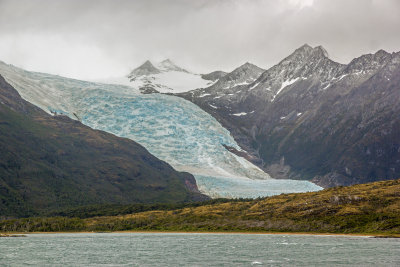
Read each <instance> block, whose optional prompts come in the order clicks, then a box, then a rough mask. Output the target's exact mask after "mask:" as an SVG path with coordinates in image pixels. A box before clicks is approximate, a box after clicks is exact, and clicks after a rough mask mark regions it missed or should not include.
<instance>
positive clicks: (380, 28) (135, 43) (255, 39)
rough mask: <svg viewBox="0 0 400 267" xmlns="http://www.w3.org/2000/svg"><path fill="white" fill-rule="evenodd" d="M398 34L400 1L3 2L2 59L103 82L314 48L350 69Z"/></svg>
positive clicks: (394, 47)
mask: <svg viewBox="0 0 400 267" xmlns="http://www.w3.org/2000/svg"><path fill="white" fill-rule="evenodd" d="M305 3H308V4H309V5H305ZM399 28H400V1H397V0H335V1H331V0H314V1H312V0H305V1H304V0H303V1H300V0H297V1H296V0H283V1H273V0H271V1H262V0H237V1H234V0H186V1H185V0H168V1H166V0H143V1H140V0H136V1H127V0H125V1H124V0H116V1H106V0H96V1H94V0H85V1H77V0H58V1H55V0H35V1H34V0H30V1H27V0H0V60H3V61H6V62H8V63H12V64H15V65H18V66H22V67H26V68H29V69H33V70H38V71H46V72H51V73H57V74H61V75H66V76H74V77H77V78H102V77H104V76H114V75H123V74H125V73H126V72H128V71H129V69H131V68H133V67H136V65H139V64H140V63H142V62H143V61H145V60H146V59H148V58H149V59H153V60H160V59H163V58H167V57H168V58H171V59H173V60H175V61H176V62H177V63H179V64H181V65H182V66H184V67H188V68H189V69H192V70H193V71H197V72H208V71H212V70H216V69H222V70H232V69H233V68H235V67H237V66H238V65H240V64H242V63H244V62H246V61H250V62H253V63H255V64H257V65H259V66H261V67H264V68H266V67H269V66H271V65H273V64H276V63H277V62H278V61H279V60H281V59H282V58H283V57H285V56H287V55H288V54H289V53H291V52H292V51H293V50H294V49H295V48H297V47H299V46H300V45H302V44H304V43H309V44H310V45H323V46H324V47H325V48H326V49H327V50H328V52H329V54H330V55H331V58H332V59H334V60H337V61H339V62H343V63H346V62H348V61H349V60H351V59H352V58H353V57H356V56H359V55H361V54H363V53H371V52H375V51H376V50H378V49H385V50H388V51H390V52H391V51H399V50H400V35H399V34H398V29H399Z"/></svg>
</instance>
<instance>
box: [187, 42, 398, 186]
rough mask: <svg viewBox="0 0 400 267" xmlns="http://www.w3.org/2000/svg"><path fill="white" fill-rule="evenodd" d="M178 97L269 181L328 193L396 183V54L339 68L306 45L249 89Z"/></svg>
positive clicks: (318, 49) (380, 54) (375, 56)
mask: <svg viewBox="0 0 400 267" xmlns="http://www.w3.org/2000/svg"><path fill="white" fill-rule="evenodd" d="M228 76H229V74H227V75H226V76H225V77H228ZM216 84H217V83H216ZM204 93H207V95H206V96H202V95H204ZM180 96H182V97H184V98H186V99H188V100H190V101H192V102H194V103H196V104H197V105H199V106H200V107H202V108H203V109H204V110H206V111H207V112H209V113H210V114H212V115H213V116H214V117H215V118H217V119H218V120H219V121H220V122H221V123H222V124H223V125H224V126H225V127H226V128H227V129H229V130H230V131H231V133H232V134H233V136H234V137H235V139H236V140H237V142H238V143H239V144H240V145H241V146H242V147H243V148H244V149H245V150H247V151H248V152H249V154H251V155H252V156H255V157H257V158H258V162H257V161H255V160H254V161H253V162H254V163H256V164H258V165H259V166H260V167H262V168H263V169H264V170H266V171H267V172H268V173H270V175H271V176H272V177H275V178H292V179H307V180H313V181H314V182H316V183H317V184H319V185H321V186H324V187H330V186H336V185H350V184H356V183H365V182H371V181H376V180H385V179H393V178H397V177H399V176H400V143H399V140H400V105H399V104H400V53H393V54H390V53H387V52H385V51H383V50H380V51H378V52H376V53H375V54H368V55H363V56H361V57H359V58H356V59H354V60H353V61H351V62H350V63H349V64H348V65H343V64H339V63H336V62H334V61H332V60H330V59H329V58H328V54H327V52H326V51H325V49H323V48H322V47H315V48H312V47H310V46H308V45H304V46H302V47H300V48H299V49H297V50H296V51H294V53H293V54H291V55H290V56H288V57H287V58H285V59H284V60H282V61H281V62H280V63H279V64H277V65H275V66H273V67H272V68H270V69H268V70H266V71H265V72H263V73H262V74H261V75H259V77H257V78H256V79H255V80H254V81H253V82H252V83H250V84H248V85H240V86H235V87H233V88H227V89H225V90H221V89H220V88H216V87H213V86H212V87H209V88H206V89H198V90H195V91H191V92H188V93H186V94H182V95H180Z"/></svg>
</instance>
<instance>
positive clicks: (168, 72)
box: [102, 59, 213, 94]
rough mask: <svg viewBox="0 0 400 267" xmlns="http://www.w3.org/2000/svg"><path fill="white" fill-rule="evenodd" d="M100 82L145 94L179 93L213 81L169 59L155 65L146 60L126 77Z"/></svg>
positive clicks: (206, 85) (207, 84)
mask: <svg viewBox="0 0 400 267" xmlns="http://www.w3.org/2000/svg"><path fill="white" fill-rule="evenodd" d="M102 82H106V83H113V84H123V85H128V86H130V87H133V88H135V89H139V90H140V92H142V93H145V94H149V93H181V92H187V91H190V90H193V89H197V88H204V87H208V86H210V85H212V84H213V81H209V80H206V79H203V78H202V76H201V75H199V74H194V73H191V72H189V71H187V70H185V69H184V68H181V67H179V66H178V65H176V64H175V63H174V62H173V61H172V60H170V59H165V60H163V61H161V62H157V63H152V62H151V61H150V60H147V61H146V62H144V63H143V64H142V65H140V66H139V67H137V68H135V69H134V70H132V71H131V72H130V73H129V75H128V76H127V77H124V78H116V79H109V80H106V81H102Z"/></svg>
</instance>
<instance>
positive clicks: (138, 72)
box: [128, 60, 161, 81]
mask: <svg viewBox="0 0 400 267" xmlns="http://www.w3.org/2000/svg"><path fill="white" fill-rule="evenodd" d="M158 73H161V71H160V70H159V69H157V68H156V67H154V65H153V64H152V63H151V62H150V61H149V60H147V61H146V62H145V63H143V64H142V65H140V66H139V67H137V68H136V69H134V70H133V71H131V73H129V75H128V78H129V79H130V80H131V81H132V80H134V79H135V78H136V77H137V76H142V75H151V74H158Z"/></svg>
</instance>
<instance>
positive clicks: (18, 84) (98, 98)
mask: <svg viewBox="0 0 400 267" xmlns="http://www.w3.org/2000/svg"><path fill="white" fill-rule="evenodd" d="M0 70H1V74H2V75H3V76H4V77H5V78H6V79H7V81H8V82H9V83H10V84H11V85H13V86H14V87H15V88H16V89H17V90H18V91H19V93H20V94H21V96H22V97H23V98H24V99H26V100H28V101H30V102H31V103H33V104H35V105H37V106H39V107H41V108H42V109H44V110H45V111H47V112H49V113H54V112H57V113H64V114H66V115H68V116H70V117H71V118H74V119H76V118H79V119H80V120H81V121H82V123H84V124H86V125H88V126H90V127H92V128H95V129H100V130H104V131H107V132H111V133H113V134H115V135H118V136H121V137H127V138H130V139H132V140H135V141H136V142H139V143H140V144H142V145H143V146H145V147H146V148H147V149H148V150H149V151H150V152H151V153H152V154H154V155H155V156H157V157H158V158H160V159H162V160H165V161H167V162H168V163H170V164H171V165H172V166H173V167H174V168H176V169H177V170H179V171H187V172H190V173H192V174H194V176H195V177H196V180H197V182H198V186H199V189H200V190H201V191H202V192H204V193H206V194H209V195H211V196H213V197H259V196H268V195H274V194H280V193H286V192H304V191H316V190H320V189H321V187H319V186H317V185H315V184H313V183H310V182H307V181H295V180H275V179H271V178H270V177H269V175H268V174H266V173H264V172H263V171H262V170H260V169H259V168H258V167H256V166H255V165H253V164H251V163H250V162H248V161H247V160H245V159H243V158H241V157H238V156H236V155H234V154H232V153H231V152H229V151H227V150H226V149H225V148H224V147H223V146H222V145H223V144H225V145H228V146H232V147H234V148H236V149H239V150H240V148H239V146H238V145H237V143H236V142H235V141H234V140H233V138H232V137H231V135H230V133H229V132H228V130H226V129H225V128H223V127H222V126H221V125H220V124H219V123H218V122H217V121H216V120H215V119H214V118H213V117H212V116H210V115H209V114H208V113H206V112H204V111H203V110H201V109H200V108H199V107H197V106H196V105H194V104H192V103H191V102H189V101H186V100H184V99H181V98H178V97H174V96H168V95H162V94H151V95H143V94H140V93H139V92H138V90H136V89H134V88H131V87H127V86H121V85H106V84H99V83H90V82H84V81H79V80H74V79H67V78H63V77H59V76H54V75H49V74H43V73H33V72H27V71H24V70H21V69H18V68H15V67H13V66H10V65H5V64H2V63H0Z"/></svg>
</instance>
